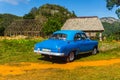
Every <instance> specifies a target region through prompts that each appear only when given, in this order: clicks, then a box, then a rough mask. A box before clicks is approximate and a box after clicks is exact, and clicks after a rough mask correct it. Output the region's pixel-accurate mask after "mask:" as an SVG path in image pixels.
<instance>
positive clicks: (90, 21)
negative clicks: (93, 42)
mask: <svg viewBox="0 0 120 80" xmlns="http://www.w3.org/2000/svg"><path fill="white" fill-rule="evenodd" d="M62 30H83V31H104V28H103V25H102V23H101V21H100V20H99V18H98V17H97V16H91V17H78V18H71V19H68V20H67V21H66V22H65V24H64V25H63V27H62Z"/></svg>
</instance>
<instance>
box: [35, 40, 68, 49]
mask: <svg viewBox="0 0 120 80" xmlns="http://www.w3.org/2000/svg"><path fill="white" fill-rule="evenodd" d="M65 44H67V42H66V41H64V40H54V39H48V40H45V41H43V42H40V43H37V44H36V45H35V46H36V47H37V48H46V49H58V48H60V47H61V46H63V45H65Z"/></svg>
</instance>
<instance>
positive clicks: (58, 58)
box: [38, 53, 91, 64]
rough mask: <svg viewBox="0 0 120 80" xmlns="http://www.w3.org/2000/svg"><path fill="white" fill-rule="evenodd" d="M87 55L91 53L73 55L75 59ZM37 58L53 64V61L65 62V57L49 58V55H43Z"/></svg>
mask: <svg viewBox="0 0 120 80" xmlns="http://www.w3.org/2000/svg"><path fill="white" fill-rule="evenodd" d="M88 56H91V53H86V54H79V55H77V56H75V60H78V59H80V58H84V57H88ZM38 60H44V61H48V62H52V63H53V64H54V63H57V64H66V63H67V62H66V61H65V57H55V56H53V57H52V58H50V57H49V56H43V57H41V58H38ZM75 60H74V61H75Z"/></svg>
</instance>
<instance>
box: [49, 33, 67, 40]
mask: <svg viewBox="0 0 120 80" xmlns="http://www.w3.org/2000/svg"><path fill="white" fill-rule="evenodd" d="M66 38H67V35H66V34H61V33H57V34H53V35H52V36H51V37H50V39H59V40H66Z"/></svg>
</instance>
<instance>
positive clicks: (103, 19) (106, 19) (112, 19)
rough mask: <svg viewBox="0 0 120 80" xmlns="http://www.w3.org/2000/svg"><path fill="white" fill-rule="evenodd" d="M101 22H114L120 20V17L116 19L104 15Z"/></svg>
mask: <svg viewBox="0 0 120 80" xmlns="http://www.w3.org/2000/svg"><path fill="white" fill-rule="evenodd" d="M100 20H101V22H107V23H110V24H111V23H114V22H120V19H116V18H114V17H102V18H100Z"/></svg>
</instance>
